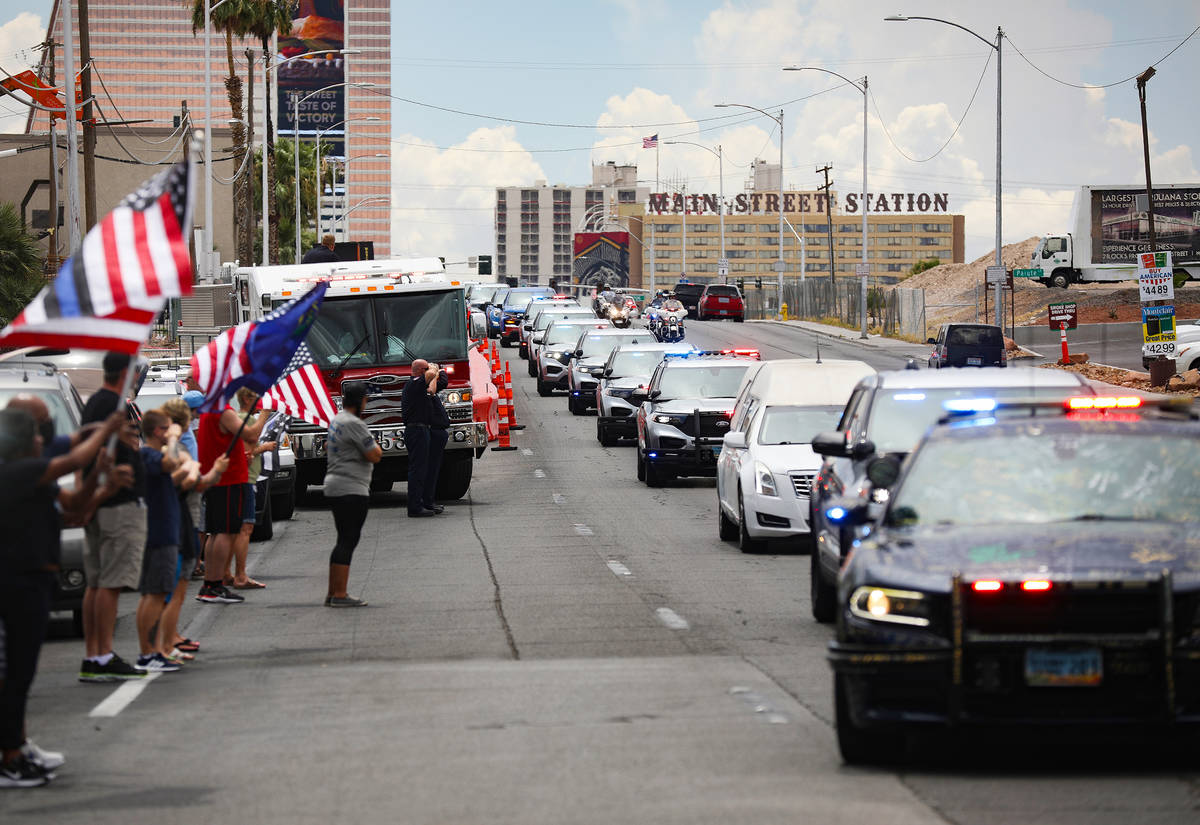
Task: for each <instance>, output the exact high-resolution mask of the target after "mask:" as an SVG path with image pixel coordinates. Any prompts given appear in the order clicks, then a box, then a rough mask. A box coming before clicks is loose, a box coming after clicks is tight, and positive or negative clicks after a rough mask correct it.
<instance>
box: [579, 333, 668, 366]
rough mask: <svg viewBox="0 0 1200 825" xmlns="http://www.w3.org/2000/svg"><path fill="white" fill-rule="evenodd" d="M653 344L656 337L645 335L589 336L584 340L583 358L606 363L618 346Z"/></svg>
mask: <svg viewBox="0 0 1200 825" xmlns="http://www.w3.org/2000/svg"><path fill="white" fill-rule="evenodd" d="M647 343H649V344H653V343H654V336H653V335H648V334H645V333H633V334H630V335H589V336H587V337H586V338H584V339H583V346H582V347H581V349H582V350H583V358H584V359H585V360H587V361H604V360H607V358H608V356H609V355H611V354H612V351H613V347H615V346H617V345H618V344H647Z"/></svg>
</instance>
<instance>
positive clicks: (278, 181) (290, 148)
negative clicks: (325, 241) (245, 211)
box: [254, 140, 317, 264]
mask: <svg viewBox="0 0 1200 825" xmlns="http://www.w3.org/2000/svg"><path fill="white" fill-rule="evenodd" d="M295 145H296V142H295V141H294V140H281V141H279V142H278V143H276V144H275V169H276V172H275V189H274V197H273V198H271V199H270V200H271V201H272V202H273V203H275V204H276V206H277V208H278V210H279V219H278V223H277V229H278V232H279V238H280V239H281V240H282V243H281V244H280V247H279V250H278V255H279V263H281V264H290V263H297V261H296V260H295V249H296V241H295V238H296V173H295V165H296V160H295V155H294V154H293V152H294V147H295ZM316 152H317V150H316V146H315V144H312V143H308V142H306V141H300V254H301V255H303V254H304V252H305V251H306V250H308V249H310V248H312V246H313V245H314V244H315V243H316V232H315V231H311V230H309V225H310V224H314V223H315V221H316V215H317V175H316V169H315V164H316V161H317V154H316ZM260 155H261V153H260V152H256V153H255V164H254V165H255V168H256V169H258V170H261V169H262V166H261V163H262V158H261V156H260ZM261 179H262V178H261V172H260V173H259V174H256V175H255V176H254V181H255V183H254V187H255V189H256V190H257V191H258V193H259V196H260V197H261V192H262V189H261V183H260V181H261Z"/></svg>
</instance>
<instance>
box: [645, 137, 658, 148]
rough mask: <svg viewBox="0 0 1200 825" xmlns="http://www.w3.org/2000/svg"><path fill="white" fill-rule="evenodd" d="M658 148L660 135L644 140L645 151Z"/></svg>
mask: <svg viewBox="0 0 1200 825" xmlns="http://www.w3.org/2000/svg"><path fill="white" fill-rule="evenodd" d="M656 146H658V135H651V136H650V137H647V138H642V148H643V149H653V148H654V147H656Z"/></svg>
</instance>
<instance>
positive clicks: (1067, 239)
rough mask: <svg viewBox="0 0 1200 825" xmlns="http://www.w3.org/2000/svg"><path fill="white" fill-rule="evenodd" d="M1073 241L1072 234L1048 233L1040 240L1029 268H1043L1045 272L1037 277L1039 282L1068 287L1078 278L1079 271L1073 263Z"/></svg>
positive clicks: (1062, 287) (1063, 287) (1061, 287)
mask: <svg viewBox="0 0 1200 825" xmlns="http://www.w3.org/2000/svg"><path fill="white" fill-rule="evenodd" d="M1071 241H1072V238H1071V236H1070V235H1047V236H1045V237H1044V238H1042V239H1041V240H1040V241H1038V245H1037V247H1036V248H1035V249H1034V250H1033V255H1031V256H1030V260H1029V268H1030V269H1040V270H1042V272H1043V273H1044V274H1043V276H1042V277H1041V278H1038V279H1037V280H1038V282H1039V283H1043V284H1045V285H1046V286H1052V287H1058V288H1059V289H1066V288H1067V286H1069V285H1070V284H1071V283H1072V282H1074V281H1075V280H1077V277H1078V273H1077V272H1076V271H1075V268H1074V265H1073V264H1072V261H1073V259H1074V254H1073V253H1074V249H1073V245H1072V243H1071Z"/></svg>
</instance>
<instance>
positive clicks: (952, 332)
mask: <svg viewBox="0 0 1200 825" xmlns="http://www.w3.org/2000/svg"><path fill="white" fill-rule="evenodd" d="M927 343H930V344H933V352H932V353H930V355H929V366H930V367H932V368H933V369H941V368H942V367H1005V366H1008V358H1007V356H1006V355H1005V352H1004V330H1003V329H1001V328H1000V327H998V326H994V325H992V324H942V328H941V329H940V330H938V335H937V337H936V338H930V339H928V341H927Z"/></svg>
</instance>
